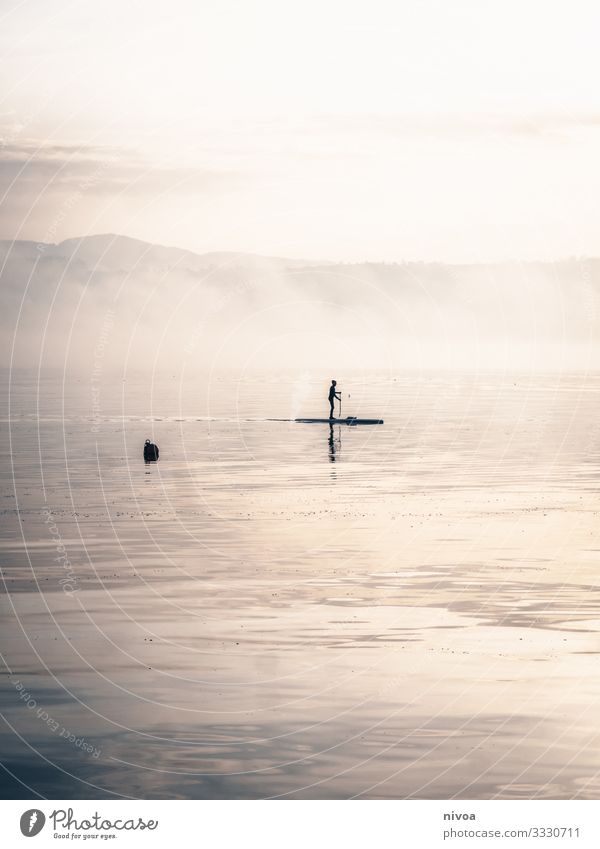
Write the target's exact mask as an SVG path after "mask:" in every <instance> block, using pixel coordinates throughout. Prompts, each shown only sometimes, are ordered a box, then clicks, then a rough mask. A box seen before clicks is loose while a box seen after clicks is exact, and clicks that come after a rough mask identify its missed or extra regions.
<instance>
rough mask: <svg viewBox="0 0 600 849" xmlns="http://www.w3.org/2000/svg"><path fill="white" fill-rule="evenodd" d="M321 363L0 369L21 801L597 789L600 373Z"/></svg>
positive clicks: (8, 668)
mask: <svg viewBox="0 0 600 849" xmlns="http://www.w3.org/2000/svg"><path fill="white" fill-rule="evenodd" d="M330 377H331V375H329V374H315V373H314V372H312V373H308V372H307V373H293V374H292V373H290V374H286V373H280V374H275V373H273V374H256V373H246V374H241V375H234V374H219V375H198V376H197V377H195V378H194V379H193V380H191V379H187V380H186V382H185V383H183V384H182V383H181V382H180V380H179V377H178V376H172V377H171V376H169V375H166V376H163V377H161V378H160V379H158V378H157V379H155V380H152V379H151V378H149V377H143V376H136V375H131V376H130V375H128V376H127V379H126V381H122V380H121V379H118V378H110V377H108V376H105V375H102V376H98V379H97V381H95V380H94V379H91V378H90V376H89V375H88V376H84V377H81V378H73V377H69V379H68V380H67V381H66V382H65V383H63V378H62V376H61V375H59V374H55V373H49V374H44V375H42V377H41V379H38V376H37V375H36V374H33V373H14V374H13V375H12V377H9V376H8V375H6V374H5V375H4V378H3V380H4V383H3V399H4V404H3V421H2V432H3V433H2V441H1V443H0V445H1V451H2V455H3V456H2V492H1V495H2V505H1V506H2V525H1V539H0V544H1V550H2V577H3V583H2V585H1V587H0V589H1V590H2V598H1V601H0V604H1V614H2V619H1V634H0V636H1V642H0V645H1V652H2V657H1V661H3V663H2V672H1V678H0V684H1V696H0V709H1V713H2V717H3V723H2V741H1V746H0V751H1V762H2V765H3V767H4V769H3V772H2V776H1V777H0V782H1V783H2V795H3V796H4V797H16V798H24V797H29V796H37V795H39V796H44V797H50V798H88V797H89V798H94V797H108V798H113V797H125V798H128V797H145V798H152V797H155V798H263V797H285V798H349V797H363V798H440V797H441V798H496V797H498V798H521V797H523V798H531V797H541V798H571V797H579V798H597V797H598V796H599V795H600V778H599V775H600V773H599V770H600V753H599V743H600V709H599V708H600V675H599V674H598V672H599V658H600V570H599V568H598V566H599V554H600V538H599V536H600V532H599V524H598V513H599V509H600V428H599V427H598V424H597V422H598V412H599V407H600V377H599V376H597V375H591V376H590V375H583V374H579V375H577V374H568V375H565V374H562V375H546V376H544V375H542V376H540V375H535V376H532V375H526V374H520V375H493V374H492V375H469V374H421V375H416V374H411V375H406V374H383V373H378V374H348V375H337V377H338V380H339V383H340V386H341V388H342V392H343V414H344V415H348V414H354V415H360V416H366V417H373V416H376V417H382V418H384V419H385V424H384V425H383V426H381V427H363V428H361V427H355V428H351V427H345V426H336V427H334V428H332V429H331V430H330V428H329V426H328V425H307V424H306V425H305V424H296V423H294V422H293V421H290V420H291V419H293V418H294V417H296V416H302V415H310V416H313V415H316V416H322V415H323V416H324V415H327V412H328V407H327V400H326V394H327V389H328V383H329V380H330ZM348 395H350V396H351V397H348ZM147 437H149V438H152V439H153V440H155V441H156V442H157V443H158V445H159V446H160V452H161V453H160V461H159V462H158V463H157V464H151V465H146V464H144V462H143V460H142V445H143V442H144V439H145V438H147Z"/></svg>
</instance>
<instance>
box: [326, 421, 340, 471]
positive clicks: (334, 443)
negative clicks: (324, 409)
mask: <svg viewBox="0 0 600 849" xmlns="http://www.w3.org/2000/svg"><path fill="white" fill-rule="evenodd" d="M327 442H328V444H329V462H330V463H335V461H336V460H337V454H338V452H339V450H340V448H341V447H342V437H341V435H340V436H338V438H337V439H336V438H335V436H334V435H333V424H330V425H329V438H328V440H327Z"/></svg>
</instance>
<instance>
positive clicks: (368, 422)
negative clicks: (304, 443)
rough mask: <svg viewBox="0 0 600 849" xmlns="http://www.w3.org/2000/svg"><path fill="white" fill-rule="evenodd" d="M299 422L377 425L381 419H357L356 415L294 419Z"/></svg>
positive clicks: (380, 422) (381, 421)
mask: <svg viewBox="0 0 600 849" xmlns="http://www.w3.org/2000/svg"><path fill="white" fill-rule="evenodd" d="M294 421H295V422H298V423H299V424H332V425H333V424H345V425H379V424H383V419H357V418H356V416H347V418H345V419H294Z"/></svg>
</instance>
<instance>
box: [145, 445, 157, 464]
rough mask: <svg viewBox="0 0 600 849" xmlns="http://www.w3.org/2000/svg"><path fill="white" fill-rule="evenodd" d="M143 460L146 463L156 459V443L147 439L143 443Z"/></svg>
mask: <svg viewBox="0 0 600 849" xmlns="http://www.w3.org/2000/svg"><path fill="white" fill-rule="evenodd" d="M144 460H145V461H146V463H153V462H155V461H156V460H158V445H155V444H154V443H153V442H150V440H149V439H147V440H146V442H145V443H144Z"/></svg>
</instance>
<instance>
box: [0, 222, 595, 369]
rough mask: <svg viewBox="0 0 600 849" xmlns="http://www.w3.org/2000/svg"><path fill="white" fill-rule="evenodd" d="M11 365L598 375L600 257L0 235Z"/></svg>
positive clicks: (0, 324) (1, 324) (5, 343)
mask: <svg viewBox="0 0 600 849" xmlns="http://www.w3.org/2000/svg"><path fill="white" fill-rule="evenodd" d="M0 269H1V271H0V277H1V292H2V295H1V297H2V310H1V313H0V316H1V317H0V333H1V337H2V350H3V358H4V362H5V363H6V364H11V363H12V365H13V366H14V367H38V366H40V365H41V366H42V367H54V368H61V369H63V368H64V367H65V366H66V367H67V369H69V370H71V369H72V370H73V371H78V372H82V371H83V372H89V371H92V370H94V369H96V370H98V369H106V370H107V371H108V370H111V371H118V372H123V371H127V370H129V369H149V370H156V371H158V372H166V371H170V372H173V373H177V374H182V373H188V372H195V371H207V370H211V369H213V368H215V369H218V368H235V369H242V370H243V369H252V368H272V367H282V368H307V367H308V368H315V367H319V368H323V367H325V368H326V370H327V371H328V372H329V371H331V372H332V373H333V372H334V371H335V370H336V369H338V370H341V369H344V370H348V369H354V368H384V369H390V370H398V369H406V368H409V369H432V368H433V369H435V368H440V369H442V368H443V369H453V368H455V369H464V368H473V369H506V370H512V369H527V370H540V371H544V370H555V369H567V370H576V369H589V368H590V369H595V368H598V367H600V346H599V345H598V334H597V330H598V329H599V324H600V300H599V295H600V260H596V259H573V260H566V261H563V262H557V263H514V264H508V263H501V264H489V265H452V266H450V265H442V264H429V263H405V264H396V263H391V264H388V263H380V264H378V263H365V264H353V265H346V264H336V263H326V262H322V263H311V262H306V263H303V262H299V261H292V260H286V259H284V258H269V257H256V256H252V255H245V254H226V253H217V254H204V255H197V254H193V253H191V252H188V251H183V250H179V249H176V248H167V247H163V246H158V245H150V244H147V243H145V242H140V241H137V240H134V239H129V238H125V237H120V236H119V237H114V236H92V237H86V238H83V239H81V240H79V239H77V240H69V241H66V242H62V243H61V244H59V245H44V244H36V243H34V242H15V243H11V242H2V243H0Z"/></svg>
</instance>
